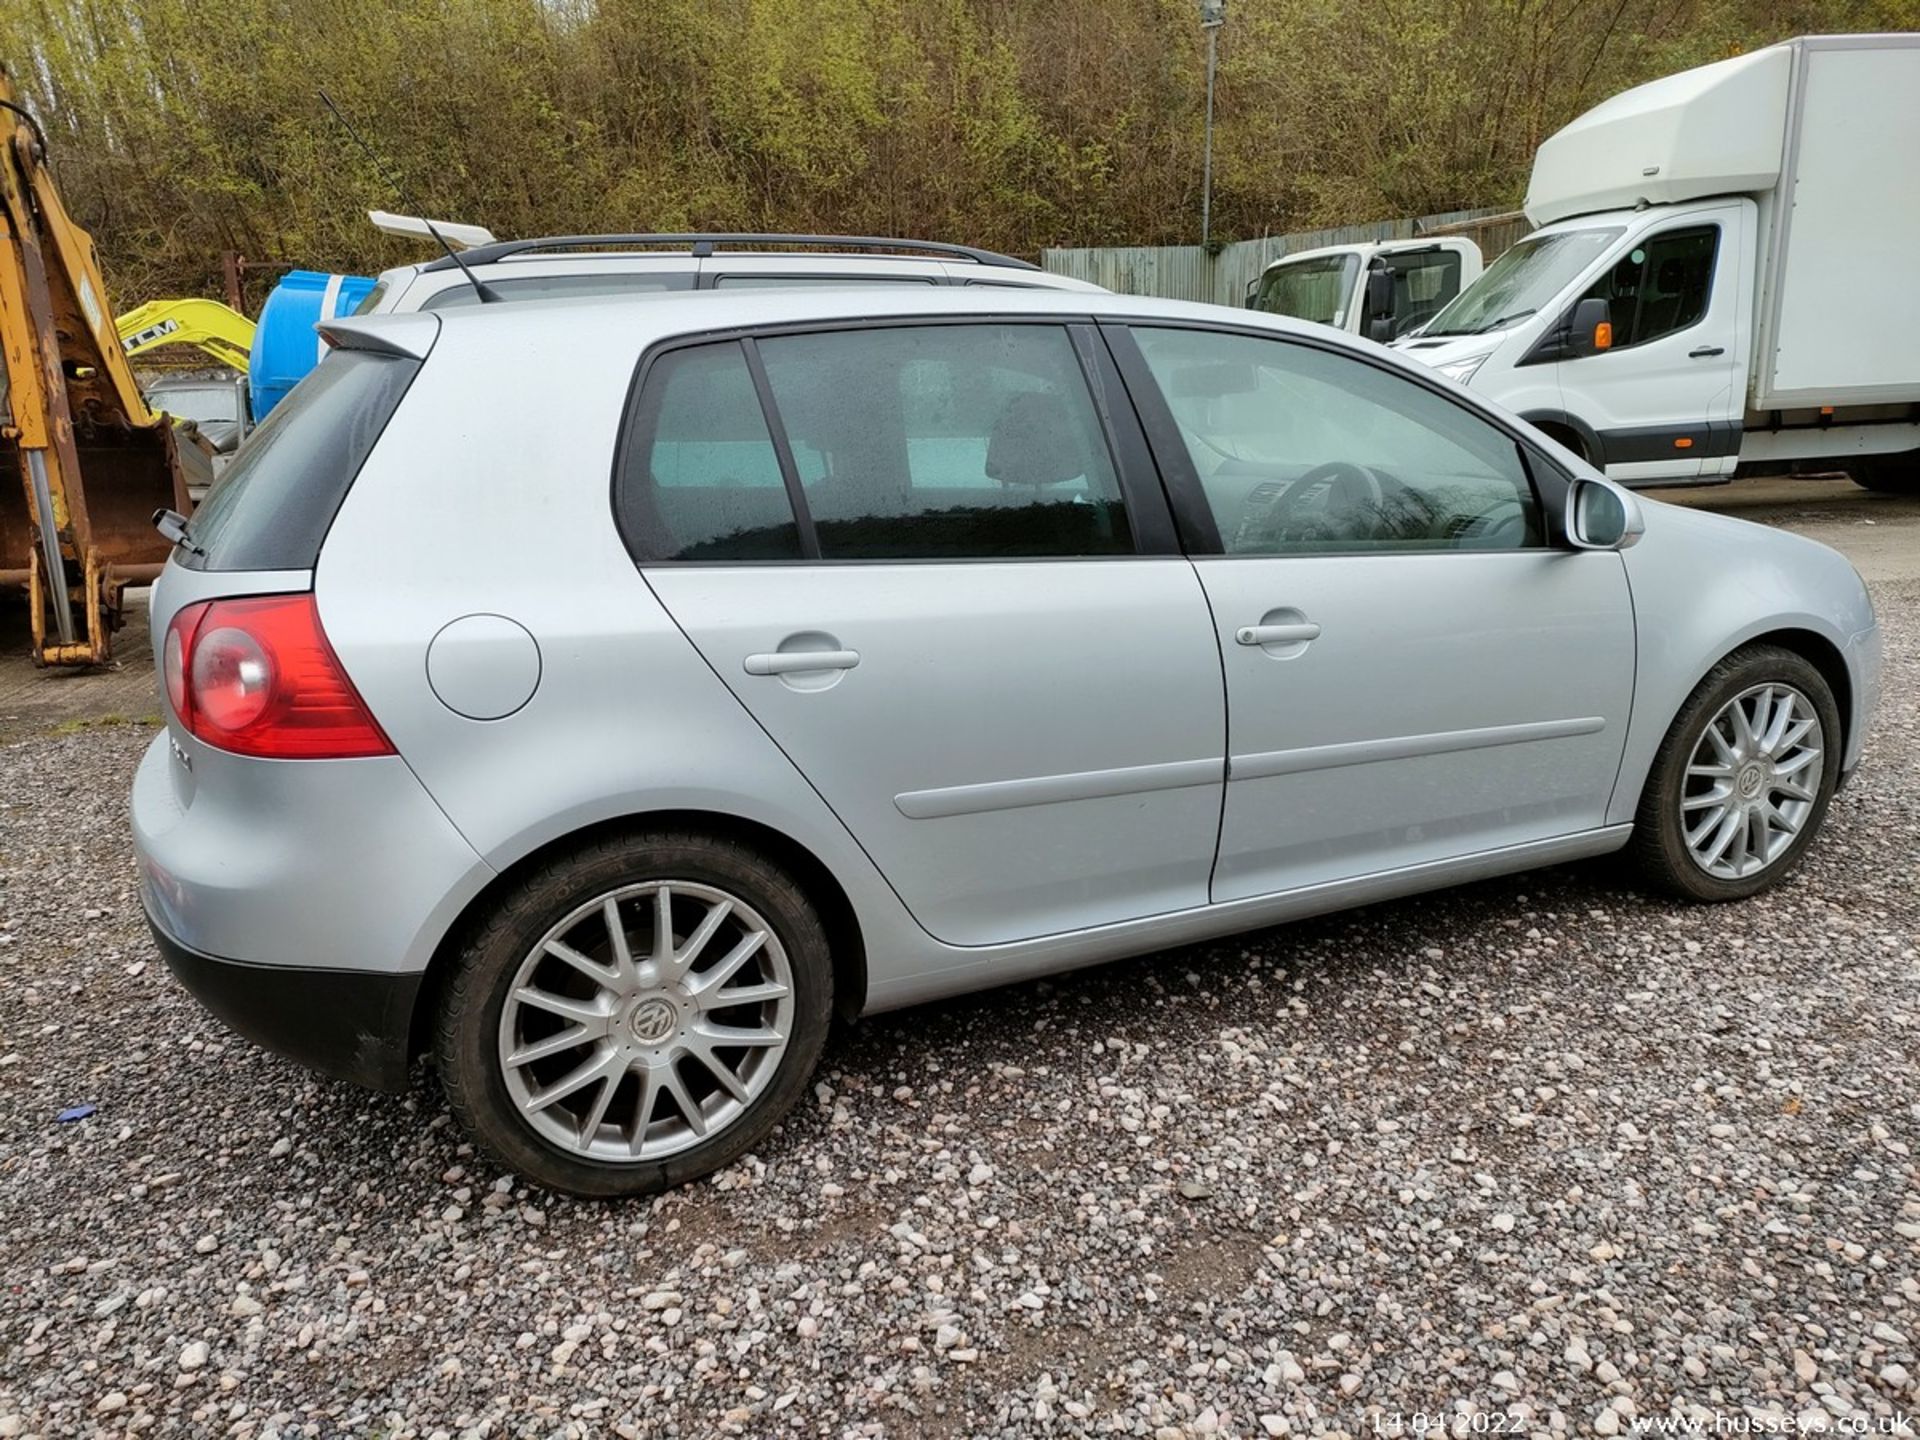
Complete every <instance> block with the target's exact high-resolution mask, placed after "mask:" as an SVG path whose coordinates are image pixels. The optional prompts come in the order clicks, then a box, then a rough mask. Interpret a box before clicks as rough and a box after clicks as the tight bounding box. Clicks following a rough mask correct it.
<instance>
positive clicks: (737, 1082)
mask: <svg viewBox="0 0 1920 1440" xmlns="http://www.w3.org/2000/svg"><path fill="white" fill-rule="evenodd" d="M832 1004H833V967H832V963H831V959H830V956H829V953H828V947H827V938H826V933H825V931H824V929H823V928H822V926H821V924H820V920H819V917H818V916H817V915H816V914H815V912H814V909H813V907H812V905H810V904H809V903H808V901H807V899H806V896H805V895H804V894H802V893H801V890H800V888H799V886H798V885H796V884H795V883H794V881H793V880H792V878H791V877H790V876H788V875H787V874H786V873H785V872H784V871H782V870H780V869H779V868H778V867H777V866H775V865H774V864H772V863H771V862H770V861H768V860H767V859H766V858H765V857H764V856H762V855H760V854H759V853H757V852H756V851H754V850H752V849H749V848H748V847H746V846H743V845H740V844H738V843H735V842H733V841H730V840H723V839H719V838H716V837H713V836H709V835H702V834H698V833H692V832H680V831H673V832H657V833H652V834H643V835H632V836H624V837H619V838H615V839H609V840H604V841H600V842H597V843H595V844H593V845H591V846H589V847H587V848H585V849H583V850H579V851H575V852H573V853H571V854H568V855H565V856H562V857H560V858H557V859H555V860H552V861H549V862H547V863H546V864H543V865H541V866H540V867H539V868H538V869H537V870H535V871H534V872H533V873H532V874H530V875H528V876H526V877H524V878H523V879H522V880H521V881H520V882H519V883H517V884H516V885H515V886H514V887H513V889H512V891H511V892H510V893H508V894H507V895H506V896H505V897H504V898H502V899H501V900H500V902H499V903H498V904H497V905H496V906H495V908H494V909H493V910H492V912H491V913H490V914H489V915H488V916H487V918H486V919H485V920H484V921H483V923H482V924H481V926H480V928H479V929H478V930H477V931H476V932H475V933H474V934H473V936H472V937H471V938H470V940H469V941H468V943H467V944H466V946H465V947H464V948H463V949H462V951H461V953H460V955H459V956H458V958H457V959H456V961H455V963H454V968H453V970H452V972H451V974H450V975H449V976H448V978H447V981H446V983H445V985H444V986H443V987H442V990H441V995H440V1008H439V1015H438V1026H437V1030H436V1034H435V1044H434V1050H435V1056H436V1059H437V1062H438V1064H439V1069H440V1076H441V1083H442V1085H443V1086H444V1088H445V1089H446V1092H447V1101H448V1104H449V1105H450V1106H451V1107H452V1109H453V1112H454V1115H455V1116H456V1117H457V1118H458V1119H459V1121H460V1123H461V1124H462V1125H463V1126H465V1127H466V1129H467V1131H468V1133H469V1134H471V1135H472V1136H473V1138H474V1139H475V1140H476V1141H478V1142H479V1143H480V1144H481V1145H483V1146H484V1147H485V1148H486V1149H487V1150H488V1151H490V1152H491V1153H492V1154H493V1155H495V1156H496V1157H497V1158H498V1159H499V1160H500V1161H502V1162H503V1163H504V1164H506V1165H507V1166H509V1167H510V1168H511V1169H513V1170H515V1171H516V1172H518V1173H519V1174H521V1175H524V1176H526V1177H527V1178H528V1179H530V1180H533V1181H536V1182H537V1183H539V1184H541V1185H544V1186H546V1187H548V1188H549V1189H553V1190H560V1191H564V1192H566V1193H568V1194H571V1195H579V1196H585V1197H596V1198H606V1197H616V1196H630V1195H651V1194H656V1193H658V1192H659V1191H661V1190H665V1189H668V1188H670V1187H672V1186H675V1185H679V1184H682V1183H684V1182H686V1181H688V1180H692V1179H696V1178H698V1177H700V1176H702V1175H706V1174H709V1173H711V1172H712V1171H714V1170H717V1169H719V1168H721V1167H722V1166H725V1165H728V1164H731V1163H732V1162H733V1161H735V1160H737V1159H739V1158H740V1156H741V1155H743V1154H745V1153H746V1152H747V1151H748V1150H749V1149H751V1148H752V1147H753V1146H754V1145H756V1144H758V1143H759V1142H760V1141H761V1140H763V1139H764V1138H765V1137H766V1135H767V1133H768V1132H769V1131H770V1130H772V1128H773V1127H774V1125H775V1124H776V1123H777V1122H778V1121H779V1119H780V1117H781V1116H782V1115H784V1114H785V1113H786V1112H787V1110H788V1109H789V1108H791V1106H792V1105H793V1103H794V1101H795V1100H796V1099H798V1098H799V1096H800V1095H801V1093H802V1092H803V1091H804V1089H805V1087H806V1084H807V1080H808V1077H809V1076H810V1075H811V1074H812V1073H813V1068H814V1065H815V1063H816V1062H817V1061H818V1059H819V1057H820V1049H821V1045H822V1043H823V1042H824V1041H825V1039H826V1035H827V1030H828V1026H829V1021H830V1017H831V1013H832Z"/></svg>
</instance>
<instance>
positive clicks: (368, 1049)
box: [147, 906, 422, 1091]
mask: <svg viewBox="0 0 1920 1440" xmlns="http://www.w3.org/2000/svg"><path fill="white" fill-rule="evenodd" d="M147 924H148V925H149V926H150V927H151V928H152V930H153V939H154V943H155V944H156V945H158V946H159V947H160V953H161V955H162V956H164V957H165V958H166V962H167V968H168V969H169V970H171V971H173V974H174V978H175V979H177V980H178V981H179V982H180V983H181V984H182V985H184V986H186V988H187V989H188V990H189V991H190V992H192V994H193V997H194V998H195V999H196V1000H198V1001H199V1002H200V1003H201V1004H202V1005H204V1006H205V1007H206V1008H207V1009H208V1010H209V1011H210V1012H211V1013H212V1014H213V1015H214V1016H215V1017H216V1018H218V1019H219V1020H221V1021H222V1022H224V1023H225V1024H226V1026H227V1027H228V1028H229V1029H230V1030H233V1031H234V1032H235V1033H236V1034H239V1035H243V1036H245V1037H246V1038H247V1039H249V1040H251V1041H253V1043H254V1044H256V1045H259V1046H262V1047H264V1048H265V1049H268V1050H272V1051H274V1052H275V1053H276V1054H279V1055H284V1056H286V1057H287V1059H289V1060H292V1061H294V1062H295V1063H297V1064H300V1065H304V1066H306V1067H307V1068H308V1069H310V1070H317V1071H319V1072H320V1073H321V1074H322V1075H331V1076H332V1077H333V1078H334V1079H336V1080H351V1081H352V1082H353V1083H354V1084H356V1085H365V1086H368V1087H370V1088H372V1089H375V1090H393V1091H398V1090H404V1089H405V1088H406V1085H407V1058H408V1057H407V1039H408V1031H409V1029H410V1027H411V1025H412V1020H413V1004H414V1000H415V999H416V998H417V996H418V994H419V991H420V982H421V979H422V977H421V975H419V974H417V973H416V974H389V973H382V972H380V971H373V970H339V969H317V968H312V967H294V966H288V965H251V964H248V963H246V962H245V961H241V960H223V959H220V958H219V957H218V956H214V955H203V954H201V953H200V952H199V951H198V950H194V949H190V948H189V947H188V946H186V945H183V944H181V943H180V941H178V940H176V939H175V938H174V937H173V936H172V935H170V934H168V933H167V930H166V928H165V927H164V926H162V925H161V924H160V922H159V921H158V920H156V919H155V918H154V916H153V910H152V908H151V906H149V908H148V910H147Z"/></svg>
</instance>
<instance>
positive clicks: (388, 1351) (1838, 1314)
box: [0, 580, 1920, 1440]
mask: <svg viewBox="0 0 1920 1440" xmlns="http://www.w3.org/2000/svg"><path fill="white" fill-rule="evenodd" d="M1877 588H1878V594H1877V599H1878V602H1879V605H1880V608H1881V612H1882V616H1883V621H1884V624H1885V626H1886V630H1887V639H1888V667H1889V668H1888V681H1889V686H1888V693H1887V697H1886V700H1885V703H1884V704H1883V706H1882V709H1881V712H1880V715H1879V721H1878V728H1877V731H1876V735H1875V739H1874V742H1873V746H1872V750H1871V753H1870V755H1869V761H1868V768H1867V770H1866V771H1865V772H1864V773H1863V775H1862V776H1861V778H1860V779H1859V781H1858V782H1857V783H1855V784H1854V785H1853V786H1852V787H1851V788H1849V789H1848V790H1847V791H1846V792H1845V793H1844V794H1843V795H1842V796H1841V797H1840V798H1839V799H1838V800H1837V801H1836V803H1835V805H1834V807H1833V810H1832V814H1831V816H1830V819H1829V821H1828V828H1827V833H1826V836H1825V837H1824V840H1823V841H1822V843H1821V844H1820V845H1818V846H1817V847H1816V849H1815V850H1814V852H1813V854H1812V857H1811V859H1810V861H1809V863H1808V864H1807V865H1806V866H1805V867H1804V868H1803V869H1802V870H1801V871H1800V872H1799V873H1798V874H1797V875H1796V876H1795V877H1794V878H1793V879H1792V880H1791V881H1790V882H1789V883H1788V884H1786V885H1785V886H1783V887H1782V888H1781V889H1779V890H1778V891H1776V892H1774V893H1772V894H1770V895H1768V896H1766V897H1763V898H1761V899H1758V900H1754V901H1750V902H1747V903H1745V904H1742V905H1738V906H1732V907H1725V908H1717V909H1707V908H1685V907H1681V906H1677V905H1673V904H1668V903H1664V902H1655V901H1650V900H1648V899H1645V898H1642V897H1640V896H1638V895H1636V894H1635V893H1634V892H1632V891H1631V890H1630V889H1627V888H1624V886H1623V885H1622V883H1621V880H1620V877H1619V876H1618V875H1617V874H1616V873H1615V872H1614V871H1613V869H1612V868H1611V867H1608V866H1604V865H1602V866H1595V865H1588V866H1579V867H1569V868H1565V869H1561V870H1555V871H1548V872H1543V873H1538V874H1534V875H1529V876H1522V877H1517V878H1514V879H1511V880H1506V881H1500V882H1494V883H1488V884H1483V885H1478V886H1474V887H1471V888H1467V889H1462V890H1457V891H1453V892H1449V893H1446V894H1443V895H1439V896H1434V897H1429V898H1425V899H1421V900H1418V901H1412V902H1407V903H1402V904H1396V905H1387V906H1379V907H1375V908H1373V909H1369V910H1365V911H1360V912H1356V913H1353V914H1349V915H1344V916H1336V917H1332V918H1329V919H1325V920H1321V921H1317V922H1312V923H1306V924H1300V925H1295V926H1293V927H1290V928H1287V929H1282V930H1274V931H1269V932H1265V933H1262V934H1259V935H1255V936H1251V937H1246V938H1243V939H1240V940H1236V941H1231V942H1227V943H1222V944H1216V945H1210V946H1205V947H1201V948H1197V949H1192V950H1187V951H1181V952H1177V953H1172V954H1165V955H1160V956H1157V957H1153V958H1151V959H1147V960H1141V961H1137V962H1130V963H1125V964H1120V965H1115V966H1111V967H1108V968H1105V969H1101V970H1096V971H1091V972H1085V973H1082V974H1080V975H1077V976H1072V977H1068V978H1066V979H1063V980H1059V981H1055V982H1050V983H1043V984H1035V985H1026V986H1021V987H1018V988H1015V989H1009V990H1004V991H1000V992H997V993H994V994H990V995H985V996H980V997H976V998H974V999H970V1000H967V1001H963V1002H960V1003H953V1004H946V1005H941V1006H938V1007H933V1008H929V1009H923V1010H920V1011H915V1012H911V1013H908V1014H905V1015H898V1016H888V1017H882V1018H880V1019H878V1020H875V1021H872V1022H868V1023H866V1024H864V1025H862V1026H860V1027H858V1028H857V1029H855V1030H853V1031H851V1032H849V1033H848V1034H847V1035H844V1036H842V1037H840V1038H839V1039H837V1040H836V1041H835V1042H834V1043H833V1044H832V1045H830V1047H829V1050H828V1054H827V1059H826V1061H825V1064H824V1066H823V1068H822V1070H821V1073H820V1076H819V1085H818V1087H817V1089H816V1091H815V1093H814V1098H813V1100H812V1103H810V1104H809V1105H807V1106H805V1107H804V1108H803V1109H802V1110H801V1112H800V1113H798V1114H797V1115H796V1116H795V1117H794V1119H793V1120H792V1121H791V1122H790V1123H789V1124H788V1125H787V1126H786V1127H785V1128H784V1130H783V1131H782V1132H780V1133H778V1134H777V1135H776V1136H775V1137H774V1138H773V1139H772V1140H771V1141H770V1142H769V1143H768V1144H767V1146H766V1147H765V1149H764V1150H763V1152H762V1153H761V1154H760V1155H759V1156H758V1158H756V1159H752V1160H750V1161H748V1162H744V1163H741V1164H739V1165H736V1166H734V1167H733V1168H732V1169H730V1170H728V1171H726V1172H724V1173H723V1174H722V1175H720V1176H719V1177H718V1178H716V1179H714V1180H712V1181H709V1182H707V1183H703V1184H700V1185H697V1186H695V1187H693V1188H690V1189H687V1190H683V1191H680V1192H678V1193H675V1194H672V1195H669V1196H666V1197H664V1198H662V1199H660V1200H657V1201H654V1202H651V1203H640V1204H628V1205H595V1204H583V1203H575V1202H567V1201H558V1200H555V1199H553V1198H551V1197H548V1196H545V1195H542V1194H539V1193H530V1192H529V1191H527V1190H526V1189H524V1188H521V1187H518V1186H516V1184H515V1183H514V1181H513V1179H512V1177H510V1176H507V1175H503V1174H501V1173H500V1172H499V1171H498V1170H497V1169H496V1168H494V1167H493V1166H491V1165H490V1164H488V1163H487V1162H486V1161H485V1160H484V1159H483V1158H480V1157H477V1156H475V1155H474V1154H473V1153H472V1152H471V1150H470V1149H469V1148H468V1147H466V1146H465V1145H463V1144H462V1143H461V1140H460V1138H459V1136H458V1134H457V1133H456V1132H455V1131H454V1129H453V1128H452V1126H451V1125H450V1123H449V1121H448V1119H447V1117H446V1114H445V1111H444V1108H443V1107H442V1105H441V1103H440V1100H439V1097H438V1093H437V1091H436V1090H435V1089H434V1088H433V1087H432V1085H431V1083H430V1081H429V1080H428V1079H427V1078H425V1077H424V1076H423V1077H421V1078H420V1079H419V1080H418V1081H417V1083H416V1085H415V1088H414V1090H413V1092H412V1093H411V1094H410V1095H408V1096H406V1097H405V1098H404V1099H398V1100H396V1099H392V1098H385V1097H377V1096H373V1095H369V1094H366V1093H364V1092H360V1091H357V1090H354V1089H352V1088H350V1087H348V1086H345V1085H338V1084H334V1083H331V1082H326V1081H319V1080H315V1079H313V1078H310V1077H308V1076H307V1075H305V1074H304V1073H302V1072H300V1071H298V1070H296V1069H294V1068H293V1067H292V1066H290V1065H287V1064H285V1063H283V1062H281V1061H278V1060H276V1059H273V1058H271V1057H269V1056H267V1055H265V1054H263V1053H261V1052H259V1051H256V1050H254V1049H253V1048H251V1047H250V1046H248V1045H246V1044H244V1043H242V1042H237V1041H234V1042H231V1043H230V1042H229V1040H228V1039H227V1038H226V1037H225V1036H224V1035H223V1033H222V1031H221V1029H220V1027H219V1026H218V1024H217V1023H216V1022H214V1021H212V1020H211V1019H209V1018H208V1017H206V1016H205V1015H204V1014H202V1013H201V1011H200V1010H199V1009H198V1008H197V1007H196V1006H195V1005H194V1003H193V1002H191V1001H190V1000H189V999H188V998H187V997H186V996H185V994H184V993H183V992H182V991H180V990H179V989H178V988H177V987H175V986H174V985H173V983H172V982H171V981H170V980H169V978H168V977H167V975H166V973H165V971H164V967H163V966H162V965H161V963H160V962H159V960H158V959H157V957H156V956H155V953H154V951H153V949H152V947H151V945H150V944H149V942H148V940H147V938H146V935H145V933H144V929H143V926H142V923H141V920H140V914H139V906H138V902H137V898H136V895H135V888H134V875H133V868H132V863H131V860H130V857H129V854H128V850H127V842H126V836H125V821H124V811H123V807H124V795H125V792H126V785H127V781H128V777H129V775H130V773H131V771H132V768H133V764H134V761H135V758H136V756H137V755H138V753H139V751H140V750H141V748H142V747H143V746H144V745H145V744H146V742H147V739H148V735H149V733H150V732H149V731H147V730H146V729H144V728H143V727H141V726H139V725H124V726H110V727H101V728H96V729H86V730H80V731H78V732H74V733H66V734H60V735H43V736H41V737H39V738H34V739H29V740H24V741H21V742H19V743H15V744H13V745H11V746H8V747H6V748H4V749H0V866H4V877H5V883H4V888H0V1136H4V1149H3V1150H0V1283H3V1284H4V1292H0V1417H4V1418H0V1437H5V1436H16V1435H24V1434H40V1435H46V1436H58V1437H67V1436H82V1435H90V1434H124V1433H135V1432H137V1433H142V1434H188V1435H231V1436H243V1437H266V1436H293V1435H300V1436H328V1437H332V1436H363V1435H364V1436H381V1437H388V1440H394V1437H405V1436H421V1437H425V1436H430V1435H446V1436H450V1437H451V1436H464V1435H492V1436H538V1437H549V1436H563V1435H564V1436H600V1435H607V1434H614V1435H621V1436H642V1435H644V1436H649V1437H653V1436H687V1437H693V1436H702V1437H704V1436H710V1435H748V1436H763V1435H774V1434H795V1435H798V1434H809V1435H819V1436H832V1437H840V1436H887V1437H902V1440H909V1437H935V1436H976V1435H985V1436H1028V1435H1078V1434H1088V1435H1107V1434H1130V1435H1152V1436H1156V1437H1184V1436H1190V1435H1193V1436H1198V1435H1213V1434H1217V1435H1235V1436H1261V1435H1284V1434H1320V1433H1328V1434H1332V1433H1337V1432H1342V1431H1344V1432H1346V1433H1349V1434H1353V1435H1373V1434H1378V1433H1409V1434H1410V1433H1416V1429H1417V1427H1419V1426H1420V1425H1422V1424H1429V1425H1441V1424H1443V1425H1446V1426H1447V1427H1449V1428H1450V1429H1451V1430H1452V1431H1453V1432H1454V1433H1459V1434H1468V1433H1472V1434H1487V1433H1539V1434H1548V1433H1555V1434H1557V1433H1566V1434H1590V1433H1599V1434H1603V1435H1611V1434H1615V1433H1620V1434H1628V1433H1632V1432H1633V1427H1634V1422H1635V1418H1636V1417H1638V1418H1640V1419H1645V1418H1646V1417H1659V1416H1681V1417H1687V1416H1691V1417H1695V1418H1706V1419H1710V1418H1711V1417H1713V1416H1714V1415H1715V1414H1716V1413H1717V1414H1719V1415H1721V1416H1722V1417H1724V1418H1723V1419H1722V1422H1721V1423H1722V1424H1723V1426H1724V1425H1730V1424H1739V1423H1741V1418H1742V1417H1743V1416H1745V1417H1760V1416H1768V1417H1777V1418H1778V1419H1782V1420H1788V1421H1791V1420H1793V1419H1794V1417H1798V1422H1799V1424H1800V1426H1801V1427H1802V1428H1811V1427H1813V1426H1815V1425H1825V1424H1831V1425H1832V1426H1833V1427H1834V1428H1836V1429H1839V1428H1841V1427H1843V1426H1846V1425H1847V1424H1848V1423H1849V1422H1853V1423H1855V1424H1857V1425H1861V1426H1865V1427H1867V1428H1868V1430H1869V1431H1870V1432H1871V1431H1872V1430H1873V1429H1874V1428H1875V1427H1878V1428H1879V1432H1880V1433H1887V1431H1886V1426H1887V1425H1888V1424H1890V1423H1891V1422H1892V1421H1893V1420H1894V1419H1895V1418H1896V1417H1898V1416H1899V1415H1901V1414H1903V1413H1905V1412H1907V1411H1920V1358H1916V1351H1917V1350H1920V1265H1916V1257H1917V1254H1920V1173H1917V1172H1916V1165H1915V1160H1914V1155H1913V1151H1912V1149H1911V1148H1910V1147H1914V1146H1920V1133H1917V1132H1920V1076H1916V1072H1915V1068H1914V1063H1913V1062H1914V1056H1915V1050H1916V1044H1915V1041H1916V1026H1917V1025H1920V991H1917V989H1916V974H1917V972H1920V957H1917V956H1916V950H1915V944H1916V939H1915V936H1916V928H1917V927H1916V916H1917V914H1920V894H1917V893H1916V892H1917V888H1920V583H1916V582H1914V581H1910V580H1908V581H1900V582H1897V583H1888V584H1882V585H1880V586H1878V587H1877ZM81 1103H88V1104H92V1105H95V1106H97V1107H98V1109H97V1110H96V1111H95V1113H93V1114H92V1115H91V1116H90V1117H89V1118H86V1119H84V1120H80V1121H77V1122H74V1123H59V1122H58V1121H57V1119H56V1117H57V1116H58V1115H59V1113H60V1112H61V1111H62V1109H63V1108H65V1107H68V1106H73V1105H77V1104H81ZM1396 1427H1397V1428H1396ZM1722 1433H1725V1431H1724V1430H1723V1432H1722ZM1852 1433H1861V1431H1860V1430H1859V1429H1855V1430H1853V1431H1852Z"/></svg>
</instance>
